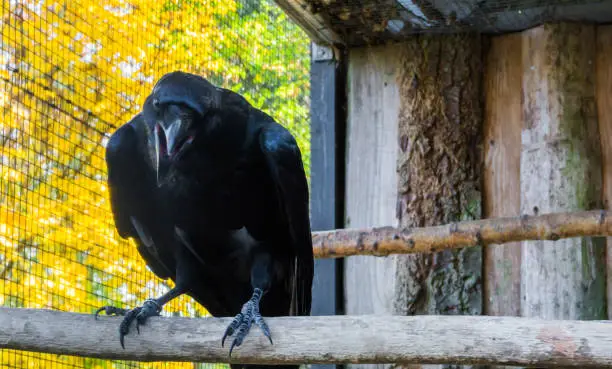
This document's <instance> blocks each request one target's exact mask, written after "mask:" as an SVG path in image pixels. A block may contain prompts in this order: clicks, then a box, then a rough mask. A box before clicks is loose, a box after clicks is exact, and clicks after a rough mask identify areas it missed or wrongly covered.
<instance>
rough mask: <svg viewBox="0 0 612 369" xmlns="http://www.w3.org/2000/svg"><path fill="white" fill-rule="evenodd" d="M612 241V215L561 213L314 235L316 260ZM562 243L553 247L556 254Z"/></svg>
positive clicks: (596, 211)
mask: <svg viewBox="0 0 612 369" xmlns="http://www.w3.org/2000/svg"><path fill="white" fill-rule="evenodd" d="M610 235H612V211H608V210H589V211H572V212H557V213H549V214H540V215H521V216H518V217H499V218H490V219H481V220H469V221H467V220H466V221H463V222H453V223H448V224H444V225H439V226H432V227H419V228H396V227H368V228H365V227H364V228H359V229H337V230H334V231H321V232H315V233H313V240H314V244H315V246H314V254H315V257H316V258H328V257H329V258H331V257H344V256H354V255H372V256H387V255H392V254H430V253H434V252H439V251H441V250H452V249H462V248H465V247H472V246H478V245H481V244H490V243H493V244H508V245H516V247H519V246H521V245H520V244H518V243H517V242H518V241H526V240H547V241H559V240H562V239H568V238H575V237H580V236H596V237H602V236H610ZM561 245H562V243H561V242H560V241H559V242H557V243H547V247H548V248H550V249H552V248H555V247H561Z"/></svg>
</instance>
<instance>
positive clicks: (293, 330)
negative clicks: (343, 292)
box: [0, 308, 612, 368]
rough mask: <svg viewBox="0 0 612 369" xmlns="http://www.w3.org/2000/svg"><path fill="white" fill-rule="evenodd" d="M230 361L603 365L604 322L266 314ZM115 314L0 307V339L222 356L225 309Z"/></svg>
mask: <svg viewBox="0 0 612 369" xmlns="http://www.w3.org/2000/svg"><path fill="white" fill-rule="evenodd" d="M267 320H268V324H269V326H270V329H271V331H272V337H273V339H274V345H270V343H269V342H268V341H267V340H266V338H265V337H263V335H262V334H261V331H260V330H259V329H257V327H254V328H253V329H252V330H251V333H250V334H249V336H248V338H247V339H246V340H245V342H244V343H243V345H242V346H241V347H239V348H238V349H236V350H235V351H234V353H232V362H233V363H251V364H256V363H257V364H302V363H330V364H331V363H338V364H339V363H381V364H382V363H406V364H408V363H431V364H445V363H446V364H483V365H487V364H506V365H521V366H524V365H534V366H538V367H544V366H564V367H570V366H571V367H583V368H584V367H612V350H611V349H610V347H612V324H610V322H601V321H552V320H536V319H527V318H518V317H487V316H433V315H422V316H373V315H365V316H317V317H280V318H268V319H267ZM120 321H121V318H119V317H106V316H102V317H100V318H99V319H98V320H94V317H93V315H86V314H76V313H66V312H58V311H52V310H38V309H11V308H0V348H3V349H20V350H26V351H34V352H45V353H54V354H62V355H76V356H87V357H97V358H106V359H116V360H136V361H189V362H191V361H195V362H227V354H228V347H227V346H226V347H225V348H222V347H221V336H222V334H223V331H224V330H225V327H226V325H227V324H228V323H229V318H202V319H192V318H178V317H172V318H167V317H154V318H151V319H150V320H149V321H147V323H146V325H145V326H143V327H141V328H140V334H136V330H135V329H134V332H131V333H130V334H129V335H128V336H126V348H125V350H124V349H122V348H121V346H120V345H119V337H118V328H119V323H120Z"/></svg>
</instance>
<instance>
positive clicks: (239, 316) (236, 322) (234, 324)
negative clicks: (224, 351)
mask: <svg viewBox="0 0 612 369" xmlns="http://www.w3.org/2000/svg"><path fill="white" fill-rule="evenodd" d="M243 319H244V315H242V313H238V314H237V315H236V316H235V317H234V320H232V322H231V323H230V324H229V325H228V326H227V328H226V329H225V333H223V338H221V347H223V345H224V344H225V339H226V338H227V337H231V336H232V335H233V334H234V332H235V331H236V328H238V326H239V325H240V323H241V322H242V320H243ZM230 351H231V350H230Z"/></svg>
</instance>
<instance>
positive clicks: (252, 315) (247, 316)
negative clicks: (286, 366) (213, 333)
mask: <svg viewBox="0 0 612 369" xmlns="http://www.w3.org/2000/svg"><path fill="white" fill-rule="evenodd" d="M253 321H255V324H257V326H259V328H261V330H262V331H263V333H264V335H265V336H266V337H267V338H268V340H269V341H270V344H272V335H271V334H270V328H269V327H268V324H266V322H265V320H264V319H263V317H262V316H261V314H260V313H259V301H258V299H256V298H252V299H251V300H249V301H248V302H247V303H246V304H244V305H243V307H242V311H241V312H240V313H239V314H238V315H236V317H235V318H234V319H233V320H232V322H231V323H230V324H229V326H228V327H227V329H226V330H225V334H224V335H223V338H222V339H221V346H223V342H224V341H225V338H226V337H227V336H232V335H233V334H234V332H235V333H236V336H235V337H234V340H233V341H232V345H231V346H230V350H229V357H230V358H231V357H232V351H233V350H234V347H239V346H240V345H241V344H242V342H243V341H244V339H245V338H246V336H247V335H248V333H249V331H250V330H251V326H252V325H253Z"/></svg>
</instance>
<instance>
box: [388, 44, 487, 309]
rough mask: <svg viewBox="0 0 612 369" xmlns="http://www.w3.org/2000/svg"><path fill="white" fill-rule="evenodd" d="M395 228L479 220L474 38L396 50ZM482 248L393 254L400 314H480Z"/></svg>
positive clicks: (478, 76) (478, 74) (478, 68)
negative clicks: (398, 59)
mask: <svg viewBox="0 0 612 369" xmlns="http://www.w3.org/2000/svg"><path fill="white" fill-rule="evenodd" d="M401 48H402V49H403V54H402V57H401V67H400V75H399V83H400V96H401V100H400V101H401V108H400V116H399V140H398V143H399V149H400V153H399V161H398V167H399V170H398V172H399V185H398V187H399V189H398V191H399V204H398V214H399V219H400V224H401V226H405V227H414V226H429V225H438V224H444V223H450V222H455V221H459V220H467V219H477V218H480V217H481V215H482V214H481V188H480V186H481V184H480V178H481V163H482V162H481V148H482V147H481V140H482V117H483V114H482V104H481V92H482V89H481V81H482V74H483V69H482V63H481V37H480V36H478V35H469V34H462V35H445V36H439V35H436V36H417V37H414V38H413V39H411V40H409V41H408V42H406V43H405V44H404V45H402V46H401ZM481 253H482V248H481V247H480V246H478V247H472V248H466V249H462V250H453V251H449V250H446V251H443V252H439V253H435V254H429V255H417V254H415V255H406V256H399V257H398V259H399V260H398V266H397V272H396V276H397V277H396V278H397V282H396V288H395V296H394V303H395V305H396V311H397V312H398V313H400V314H406V315H408V314H452V315H457V314H459V315H471V314H476V315H478V314H481V313H482V280H481V270H482V255H481Z"/></svg>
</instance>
